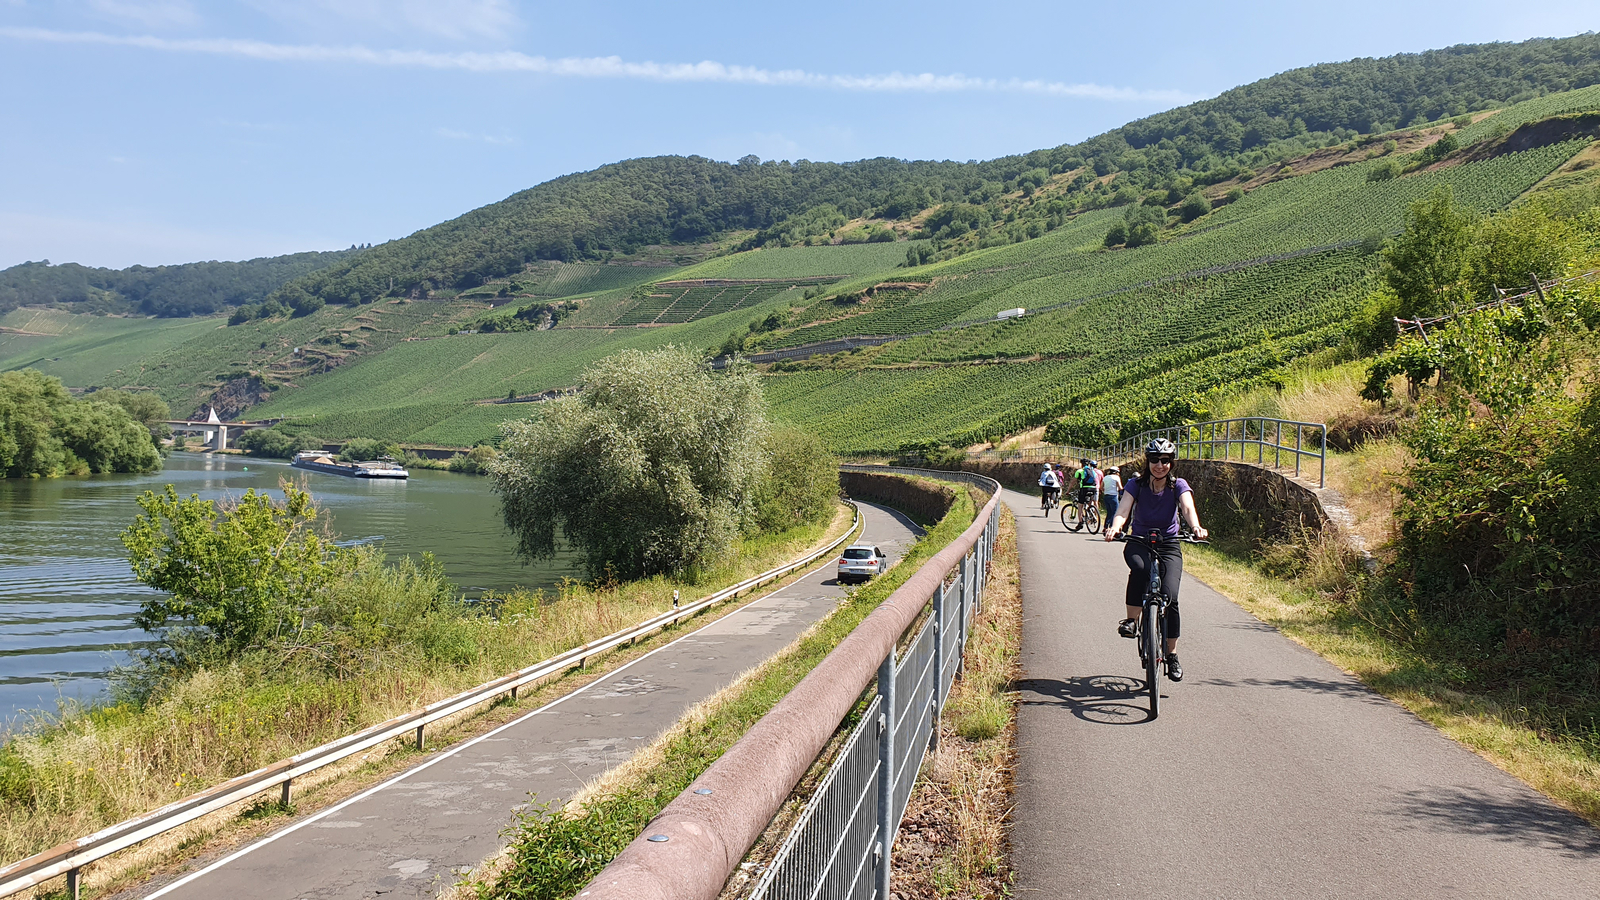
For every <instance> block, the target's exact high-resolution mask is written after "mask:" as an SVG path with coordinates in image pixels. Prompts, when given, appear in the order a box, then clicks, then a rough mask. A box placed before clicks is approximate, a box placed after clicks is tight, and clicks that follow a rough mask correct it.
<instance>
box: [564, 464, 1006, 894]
mask: <svg viewBox="0 0 1600 900" xmlns="http://www.w3.org/2000/svg"><path fill="white" fill-rule="evenodd" d="M841 468H845V467H841ZM848 468H849V469H850V470H853V471H861V470H863V469H865V470H866V471H879V472H881V471H886V470H888V467H880V466H871V467H858V466H851V467H848ZM898 471H900V472H908V473H915V474H918V475H923V476H925V477H931V478H940V479H953V480H961V481H968V480H976V481H978V483H980V484H982V485H983V487H984V489H986V490H988V491H989V492H990V494H991V496H990V498H989V502H988V503H987V504H985V505H984V507H983V509H982V511H981V512H979V513H978V515H977V517H976V518H975V519H974V520H973V523H972V525H971V526H969V527H968V528H967V530H966V531H964V532H963V533H962V534H961V536H960V537H958V538H956V539H955V540H954V541H952V542H951V543H950V544H949V545H947V546H946V547H944V548H943V549H942V550H940V551H939V552H938V553H936V554H935V555H934V556H933V558H932V559H930V560H929V561H928V562H926V563H924V564H923V566H922V567H921V568H920V569H918V570H917V571H916V572H915V573H914V574H913V575H912V576H911V577H910V578H909V579H907V580H906V582H905V583H904V584H903V585H901V586H900V587H899V589H897V590H896V591H895V592H894V593H893V594H890V595H889V598H888V599H886V600H884V601H883V602H882V603H881V604H879V606H878V608H877V609H875V610H873V611H872V612H871V613H870V614H869V615H868V616H867V617H866V618H865V619H863V620H862V621H861V623H860V624H859V625H857V626H856V627H855V630H854V631H852V632H851V633H850V634H849V635H847V636H845V638H844V640H842V641H840V643H839V645H838V646H837V647H835V648H834V649H833V651H832V652H830V653H829V654H828V655H827V657H825V658H824V659H823V660H822V662H820V663H818V664H817V666H816V668H814V669H812V670H811V672H810V673H809V674H808V675H806V677H805V678H803V679H801V681H800V683H799V684H797V685H795V686H794V688H793V689H791V690H790V691H789V693H788V694H787V695H785V696H784V698H783V699H782V700H779V701H778V703H777V705H776V706H774V707H773V708H772V709H771V710H769V711H768V712H767V714H766V715H764V716H762V717H761V719H760V720H759V721H757V722H756V724H755V725H753V726H751V728H750V730H749V731H747V732H745V735H744V736H743V737H741V738H740V739H739V740H738V741H736V742H735V743H734V745H733V746H732V747H729V748H728V750H727V751H726V752H724V753H723V754H722V756H721V757H719V758H718V759H717V760H716V761H715V762H713V763H712V764H711V766H710V767H709V768H708V769H706V771H705V772H703V773H701V775H700V777H699V778H696V779H695V780H694V782H693V783H692V784H690V785H689V786H688V787H687V788H685V789H684V791H683V793H681V794H679V795H678V796H677V798H675V799H674V800H672V801H671V802H670V803H668V804H667V806H666V808H664V809H663V810H662V811H661V813H660V814H658V815H657V816H656V817H655V818H654V819H652V820H651V821H650V824H649V825H648V826H647V829H646V831H645V833H643V834H640V835H639V836H638V837H637V838H635V839H634V840H633V842H632V843H630V844H629V845H628V846H627V847H626V848H624V849H623V851H622V853H620V854H619V855H618V856H617V857H616V858H615V859H614V860H612V862H611V864H610V865H608V866H606V868H605V869H604V870H603V871H602V872H601V873H600V874H599V875H597V876H595V878H594V880H592V881H591V882H589V885H588V886H587V887H586V888H585V889H584V890H582V891H581V892H579V893H578V897H579V898H582V900H712V898H715V897H717V896H718V894H720V893H721V891H722V888H723V885H724V884H725V883H726V882H727V880H728V877H729V875H731V874H732V873H733V871H734V869H735V868H737V867H738V865H739V863H740V861H741V860H742V859H743V858H744V855H745V853H747V852H748V851H749V849H750V847H751V846H752V845H754V844H755V842H756V839H757V838H759V837H760V836H761V833H762V831H763V830H765V829H766V827H767V826H768V824H769V823H771V821H772V818H773V816H774V815H776V814H777V812H778V810H779V809H780V808H781V807H782V805H783V803H784V801H785V800H786V799H788V797H789V795H790V792H791V791H793V790H794V787H795V786H796V785H797V784H799V782H800V780H801V778H802V777H804V776H805V774H806V772H807V771H809V770H810V768H811V766H812V765H813V764H814V763H815V762H816V760H817V757H818V756H819V755H820V754H821V752H822V751H823V749H824V748H825V747H826V746H827V745H828V743H829V741H830V740H832V739H833V737H834V735H835V734H836V732H837V730H838V727H839V724H840V723H841V722H843V721H844V719H845V717H846V716H847V715H848V714H849V713H850V711H851V709H853V708H854V707H855V705H856V702H857V700H858V699H859V698H860V696H861V692H862V689H863V688H865V687H866V685H867V684H868V682H870V681H871V680H872V678H873V676H874V675H877V676H878V677H879V680H880V684H881V683H883V676H884V669H885V668H886V667H887V668H888V669H889V672H890V677H889V679H888V680H889V683H891V684H892V682H893V672H894V652H895V645H896V643H897V642H898V640H899V639H900V636H901V635H902V634H904V633H905V631H906V629H907V628H909V627H910V626H911V625H912V623H913V622H915V621H916V620H917V618H918V616H920V615H921V613H922V611H923V610H924V609H925V608H927V606H928V604H929V602H930V600H932V599H933V598H935V597H936V596H942V590H943V585H944V578H945V573H946V572H948V571H950V570H951V569H952V568H954V567H956V566H957V565H958V564H962V563H963V560H964V559H966V557H967V554H968V551H969V550H973V549H974V548H976V547H977V546H978V544H979V540H980V538H983V537H986V536H989V537H992V535H993V534H994V529H995V527H996V526H995V522H996V517H997V515H998V504H999V502H1000V484H999V482H997V481H995V480H994V479H992V478H987V477H985V476H980V475H974V474H972V473H964V472H939V471H932V470H921V469H918V470H908V469H900V470H898ZM981 577H982V576H981V572H980V573H979V575H978V579H981ZM891 703H892V698H891V700H890V701H885V708H890V709H891V713H890V714H891V715H893V713H892V706H891V705H890V704H891ZM890 733H891V734H892V733H893V731H892V726H891V731H890ZM895 746H896V752H898V748H899V746H900V745H895ZM882 789H884V790H888V791H889V795H890V797H897V796H898V795H896V794H894V792H893V788H891V787H888V786H884V787H883V788H882ZM891 805H894V803H893V802H892V801H891V800H890V799H887V798H880V808H883V809H887V808H888V807H890V806H891ZM897 823H898V820H896V824H897ZM891 845H892V836H891V838H890V839H889V840H885V841H883V842H882V843H881V844H880V846H881V847H882V852H881V855H880V856H879V859H880V865H881V867H882V868H881V869H880V871H879V873H878V874H879V876H880V877H882V876H883V875H884V874H885V873H886V872H887V871H888V869H887V866H888V858H889V848H890V846H891Z"/></svg>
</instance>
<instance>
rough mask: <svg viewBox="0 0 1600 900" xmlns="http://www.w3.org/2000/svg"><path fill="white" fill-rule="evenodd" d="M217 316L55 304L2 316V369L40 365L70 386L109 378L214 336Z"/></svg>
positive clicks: (49, 373) (0, 340)
mask: <svg viewBox="0 0 1600 900" xmlns="http://www.w3.org/2000/svg"><path fill="white" fill-rule="evenodd" d="M221 325H222V322H221V321H220V320H218V319H211V318H207V319H145V318H137V319H117V318H110V317H107V316H88V315H75V314H73V313H66V312H59V311H57V310H53V309H16V310H12V311H11V312H9V313H6V314H5V315H3V316H0V328H3V329H5V330H3V331H0V372H3V371H6V370H9V369H28V368H32V369H38V370H40V371H41V372H44V373H45V374H46V375H54V376H56V377H57V378H60V379H61V380H62V381H63V382H65V383H66V384H67V385H69V386H72V387H88V386H90V385H99V384H105V383H106V382H107V381H108V380H109V379H114V378H116V373H117V372H118V370H119V369H121V368H123V367H125V366H127V365H128V364H129V360H137V359H141V358H144V357H149V356H154V355H156V354H159V353H161V352H163V351H165V350H168V349H170V348H172V347H176V346H179V345H181V344H184V343H186V342H188V341H191V340H197V339H198V340H204V339H205V338H206V337H208V336H214V335H215V334H216V332H217V330H218V329H219V328H220V327H221Z"/></svg>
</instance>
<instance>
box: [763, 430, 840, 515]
mask: <svg viewBox="0 0 1600 900" xmlns="http://www.w3.org/2000/svg"><path fill="white" fill-rule="evenodd" d="M766 444H767V447H766V455H767V465H768V467H769V470H768V471H769V474H768V477H767V478H766V479H765V480H764V482H763V483H762V486H761V488H760V489H759V491H758V493H757V500H756V518H755V523H756V527H758V528H760V529H761V530H762V531H772V532H778V531H784V530H786V529H789V528H793V527H795V526H796V525H803V524H805V523H806V522H813V521H816V520H818V519H820V518H822V517H823V516H825V515H827V514H828V512H829V511H830V510H832V508H833V505H834V501H835V500H837V499H838V497H839V460H838V459H837V458H836V457H835V456H834V455H833V454H832V453H829V452H828V449H827V448H826V447H824V446H823V445H822V441H821V440H820V439H819V438H818V437H817V436H816V435H814V434H811V433H810V432H807V431H802V430H800V429H799V428H796V427H794V426H792V425H777V426H774V427H773V428H772V430H771V431H770V432H768V434H767V441H766Z"/></svg>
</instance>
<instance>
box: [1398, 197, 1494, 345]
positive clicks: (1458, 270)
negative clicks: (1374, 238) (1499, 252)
mask: <svg viewBox="0 0 1600 900" xmlns="http://www.w3.org/2000/svg"><path fill="white" fill-rule="evenodd" d="M1471 241H1472V214H1471V212H1469V211H1468V210H1465V209H1463V208H1461V207H1458V206H1456V203H1455V197H1454V194H1453V192H1452V191H1451V190H1450V188H1449V186H1448V185H1440V186H1439V187H1436V188H1434V189H1433V193H1432V194H1430V195H1428V196H1427V197H1425V198H1423V199H1421V200H1418V201H1416V202H1415V203H1412V204H1411V208H1410V212H1409V213H1408V214H1407V216H1406V228H1405V231H1404V232H1402V233H1401V235H1400V236H1399V237H1397V238H1395V239H1394V241H1393V242H1391V243H1390V244H1389V246H1388V248H1386V249H1385V250H1384V253H1383V274H1384V279H1385V280H1386V281H1387V282H1388V283H1389V287H1390V288H1391V289H1392V290H1393V291H1394V293H1395V296H1397V297H1399V298H1400V309H1401V313H1400V314H1401V316H1403V317H1415V316H1418V315H1430V314H1432V313H1437V312H1441V311H1443V310H1444V309H1447V308H1450V307H1453V306H1454V305H1455V304H1456V303H1457V302H1458V301H1459V300H1460V299H1461V298H1462V277H1463V275H1465V273H1466V267H1467V262H1468V253H1469V251H1470V249H1471Z"/></svg>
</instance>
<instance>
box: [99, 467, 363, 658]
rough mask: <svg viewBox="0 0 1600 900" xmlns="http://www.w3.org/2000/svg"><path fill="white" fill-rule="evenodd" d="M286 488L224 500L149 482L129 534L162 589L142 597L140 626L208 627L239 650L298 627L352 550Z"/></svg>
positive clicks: (140, 570)
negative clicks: (158, 489) (275, 495)
mask: <svg viewBox="0 0 1600 900" xmlns="http://www.w3.org/2000/svg"><path fill="white" fill-rule="evenodd" d="M283 492H284V500H283V502H282V503H275V502H273V500H272V498H271V497H270V496H269V495H268V494H266V493H259V494H258V493H256V492H255V491H254V490H250V491H246V492H245V494H244V496H243V497H241V498H239V500H238V501H237V502H236V503H234V504H229V505H219V504H218V503H217V502H216V501H214V500H201V499H200V496H199V495H198V494H191V495H189V496H188V497H186V498H180V497H179V496H178V492H177V490H175V489H174V488H173V487H172V485H170V484H169V485H167V487H166V490H165V491H164V492H163V493H160V494H157V493H155V492H154V491H145V492H144V494H143V495H141V496H140V497H139V507H140V508H141V509H143V510H144V512H143V513H142V514H140V515H139V516H138V517H137V518H136V519H135V520H134V522H133V524H132V525H130V526H128V528H127V529H126V530H124V531H123V533H122V544H123V546H124V547H126V548H127V550H128V561H129V563H130V564H131V565H132V567H133V574H134V577H135V578H137V579H139V581H141V582H143V583H144V584H146V585H149V586H150V587H152V588H155V589H156V590H157V591H161V592H162V593H161V594H160V595H158V596H156V597H153V598H150V599H147V600H145V601H144V602H143V603H142V604H140V607H139V614H138V615H137V616H136V617H135V618H134V621H135V622H137V623H138V625H139V627H141V628H144V629H146V630H148V631H157V630H161V629H165V628H167V627H169V626H170V625H172V624H173V623H174V622H176V623H178V624H179V625H180V626H188V627H193V628H197V629H201V630H202V631H203V632H204V633H206V634H207V635H208V636H209V637H210V638H211V639H212V640H213V641H215V642H216V643H217V644H219V645H221V646H222V647H224V648H226V650H227V651H228V652H230V653H240V652H243V651H244V650H245V649H246V648H248V647H250V646H251V645H252V644H256V643H258V642H260V641H263V640H265V639H267V638H270V637H275V636H279V635H282V634H283V633H284V632H286V631H288V630H291V629H293V628H295V627H297V625H298V623H299V622H300V620H301V618H302V616H303V615H304V614H305V613H306V611H307V610H308V609H309V608H310V607H311V605H312V602H313V600H314V599H315V598H317V597H318V596H319V595H321V594H322V593H323V592H324V591H326V590H327V588H328V587H329V586H330V585H331V584H332V583H333V581H334V579H335V578H337V577H338V576H339V575H340V574H342V573H344V572H347V571H349V570H350V569H351V568H352V565H353V557H352V556H351V555H350V552H349V551H346V550H341V549H340V548H338V547H335V546H334V545H333V543H332V541H331V540H329V539H328V538H325V537H323V536H322V535H319V534H318V533H317V532H316V531H315V530H314V527H313V526H314V525H315V523H316V520H317V517H318V510H317V508H316V506H315V505H313V503H312V500H311V495H310V494H308V493H306V492H305V491H300V490H296V489H295V488H293V487H290V486H288V485H284V487H283Z"/></svg>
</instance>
